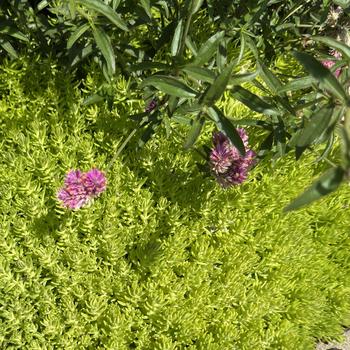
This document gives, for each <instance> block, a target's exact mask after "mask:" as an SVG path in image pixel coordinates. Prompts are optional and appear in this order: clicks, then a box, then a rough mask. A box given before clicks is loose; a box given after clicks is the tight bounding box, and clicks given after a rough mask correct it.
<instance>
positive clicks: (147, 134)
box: [138, 119, 161, 148]
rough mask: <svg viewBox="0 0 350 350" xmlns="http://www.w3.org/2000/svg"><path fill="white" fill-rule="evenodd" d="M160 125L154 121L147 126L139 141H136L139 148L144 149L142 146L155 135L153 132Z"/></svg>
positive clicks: (157, 121) (157, 120)
mask: <svg viewBox="0 0 350 350" xmlns="http://www.w3.org/2000/svg"><path fill="white" fill-rule="evenodd" d="M160 123H161V120H160V119H156V120H154V121H152V122H151V123H149V124H148V126H147V127H146V129H145V131H144V133H143V134H142V135H141V138H140V140H139V141H138V146H139V148H142V147H144V145H145V144H146V143H147V142H148V141H149V140H150V139H151V137H152V136H153V134H154V133H155V131H156V129H157V128H158V126H159V125H160Z"/></svg>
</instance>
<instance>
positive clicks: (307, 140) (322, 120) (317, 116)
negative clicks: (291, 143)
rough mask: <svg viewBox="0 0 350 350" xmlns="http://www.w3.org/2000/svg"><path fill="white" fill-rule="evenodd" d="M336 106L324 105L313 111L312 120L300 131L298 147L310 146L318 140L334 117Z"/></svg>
mask: <svg viewBox="0 0 350 350" xmlns="http://www.w3.org/2000/svg"><path fill="white" fill-rule="evenodd" d="M333 109H334V106H329V105H326V106H323V107H321V108H320V109H318V110H317V111H315V112H314V113H313V115H312V116H311V119H310V121H309V122H308V123H307V125H306V126H305V128H304V129H302V131H301V132H300V135H299V137H298V138H297V140H296V141H295V143H296V146H297V147H306V146H309V145H310V144H311V143H312V142H313V141H314V140H316V139H317V138H318V137H319V136H320V135H321V134H322V133H323V132H324V131H325V130H326V129H327V128H328V126H329V123H330V121H331V119H332V114H333Z"/></svg>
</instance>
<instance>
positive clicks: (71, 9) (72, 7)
mask: <svg viewBox="0 0 350 350" xmlns="http://www.w3.org/2000/svg"><path fill="white" fill-rule="evenodd" d="M68 7H69V13H70V16H71V18H72V19H75V14H76V8H75V0H69V3H68Z"/></svg>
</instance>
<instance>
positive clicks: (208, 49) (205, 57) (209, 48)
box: [193, 31, 225, 66]
mask: <svg viewBox="0 0 350 350" xmlns="http://www.w3.org/2000/svg"><path fill="white" fill-rule="evenodd" d="M224 36H225V32H224V31H221V32H218V33H216V34H214V35H213V36H211V37H210V38H209V39H208V40H207V41H206V42H205V43H204V44H203V45H202V46H201V47H200V49H199V51H198V54H197V56H196V58H195V60H194V61H193V64H195V65H198V66H200V65H203V64H205V63H207V62H208V61H209V60H210V58H211V57H213V55H214V54H215V52H216V50H217V48H218V46H219V44H220V42H221V40H222V39H223V38H224Z"/></svg>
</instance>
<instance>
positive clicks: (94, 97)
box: [83, 94, 104, 106]
mask: <svg viewBox="0 0 350 350" xmlns="http://www.w3.org/2000/svg"><path fill="white" fill-rule="evenodd" d="M101 101H104V98H103V97H102V96H101V95H98V94H93V95H91V96H89V97H87V98H86V99H85V100H84V102H83V106H88V105H91V104H94V103H98V102H101Z"/></svg>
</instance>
